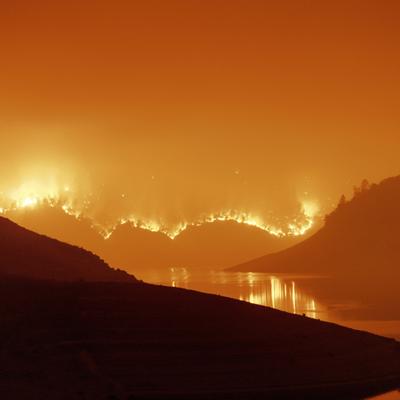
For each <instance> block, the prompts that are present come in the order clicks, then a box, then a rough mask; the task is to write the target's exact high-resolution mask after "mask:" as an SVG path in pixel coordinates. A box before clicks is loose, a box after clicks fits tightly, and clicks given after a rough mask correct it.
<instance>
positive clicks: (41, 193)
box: [0, 182, 320, 239]
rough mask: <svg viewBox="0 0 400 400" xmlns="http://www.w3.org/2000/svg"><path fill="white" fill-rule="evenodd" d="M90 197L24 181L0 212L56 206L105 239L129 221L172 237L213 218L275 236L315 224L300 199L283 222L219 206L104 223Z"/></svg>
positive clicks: (313, 213) (1, 201)
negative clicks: (164, 217)
mask: <svg viewBox="0 0 400 400" xmlns="http://www.w3.org/2000/svg"><path fill="white" fill-rule="evenodd" d="M92 203H93V200H91V199H90V198H88V197H86V198H85V197H83V198H82V199H80V200H79V201H78V200H77V197H76V195H75V193H74V191H73V190H72V189H71V186H70V185H69V184H62V185H59V186H57V185H56V184H54V183H53V184H52V185H50V186H46V185H44V184H38V183H36V182H34V183H32V182H31V183H25V184H22V185H20V186H19V187H18V188H17V189H12V190H10V191H8V192H6V193H5V192H0V214H2V215H4V216H6V215H7V214H9V213H10V212H18V211H22V210H34V209H37V208H38V207H41V206H49V207H52V208H58V209H60V210H62V211H63V212H64V213H65V214H68V215H70V216H73V217H74V218H76V219H80V218H85V219H88V220H89V221H90V222H91V227H92V228H94V229H95V230H96V231H97V232H98V233H99V234H101V235H102V236H103V237H104V239H109V238H110V237H111V236H112V234H113V232H114V231H115V230H116V229H117V228H118V226H121V225H125V224H130V225H131V226H132V227H134V228H139V229H143V230H148V231H151V232H158V233H162V234H164V235H166V236H168V237H169V238H170V239H175V238H176V237H177V236H179V235H180V234H181V233H182V232H184V231H185V230H186V229H188V228H189V227H194V226H201V225H204V224H208V223H214V222H236V223H238V224H244V225H248V226H253V227H255V228H258V229H260V230H263V231H265V232H268V233H269V234H271V235H273V236H275V237H287V236H302V235H304V234H306V233H307V232H308V231H309V230H310V229H311V228H312V227H313V226H314V224H315V220H316V218H318V216H319V211H320V210H319V206H318V204H317V202H315V201H310V200H303V201H301V202H300V206H301V209H300V212H299V213H298V215H296V216H295V217H293V218H292V219H291V220H289V221H288V222H287V223H282V222H279V223H276V221H275V222H274V223H268V222H266V221H265V219H264V218H262V217H260V216H259V215H257V214H255V213H251V212H248V211H240V210H235V209H223V210H219V211H216V212H213V213H203V214H202V215H200V216H199V217H198V218H195V219H192V220H183V221H181V222H179V223H177V224H172V225H171V224H164V223H162V222H159V221H157V220H156V219H149V218H143V217H141V216H137V215H135V214H133V213H130V214H129V215H127V216H124V217H120V218H118V219H117V220H116V221H114V222H112V223H108V224H105V223H103V222H99V221H97V220H96V218H94V217H92V216H91V215H90V213H89V212H87V210H88V209H89V208H90V206H93V204H92Z"/></svg>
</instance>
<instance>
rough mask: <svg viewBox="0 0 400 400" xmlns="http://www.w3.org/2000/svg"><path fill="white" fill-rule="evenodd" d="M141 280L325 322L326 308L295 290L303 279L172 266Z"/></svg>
mask: <svg viewBox="0 0 400 400" xmlns="http://www.w3.org/2000/svg"><path fill="white" fill-rule="evenodd" d="M143 278H144V280H146V281H148V282H150V283H158V284H164V285H168V286H173V287H180V288H185V289H193V290H199V291H202V292H207V293H213V294H219V295H223V296H227V297H232V298H236V299H239V300H242V301H247V302H249V303H253V304H259V305H262V306H266V307H272V308H275V309H279V310H283V311H287V312H290V313H294V314H304V315H306V316H308V317H310V318H323V319H327V316H326V315H325V314H326V311H327V310H326V308H325V307H323V306H322V305H321V304H320V303H318V302H317V300H316V299H314V298H313V297H311V296H309V295H307V294H306V293H304V292H303V291H302V290H301V289H299V288H298V285H297V283H296V282H297V281H298V280H301V279H304V277H300V276H298V277H291V276H275V275H268V274H264V273H253V272H248V273H242V272H224V271H191V270H188V269H187V268H176V267H175V268H170V269H169V271H168V272H167V273H161V272H153V273H149V275H147V276H143Z"/></svg>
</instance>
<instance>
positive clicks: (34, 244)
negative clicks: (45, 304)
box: [0, 217, 135, 281]
mask: <svg viewBox="0 0 400 400" xmlns="http://www.w3.org/2000/svg"><path fill="white" fill-rule="evenodd" d="M0 274H1V275H11V276H20V277H25V278H36V279H55V280H61V281H74V280H88V281H132V280H135V278H134V277H133V276H130V275H128V274H127V273H126V272H123V271H121V270H115V269H112V268H111V267H110V266H109V265H108V264H106V263H105V262H104V261H103V260H101V259H100V258H99V257H98V256H96V255H94V254H92V253H90V252H88V251H86V250H84V249H82V248H79V247H76V246H71V245H68V244H65V243H62V242H59V241H58V240H55V239H51V238H48V237H46V236H43V235H39V234H37V233H34V232H32V231H29V230H27V229H24V228H22V227H20V226H19V225H17V224H15V223H13V222H11V221H10V220H8V219H6V218H3V217H0Z"/></svg>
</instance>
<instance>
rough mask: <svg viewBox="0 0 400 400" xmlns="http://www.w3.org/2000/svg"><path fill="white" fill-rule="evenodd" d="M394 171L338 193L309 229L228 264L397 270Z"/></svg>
mask: <svg viewBox="0 0 400 400" xmlns="http://www.w3.org/2000/svg"><path fill="white" fill-rule="evenodd" d="M399 226H400V177H394V178H389V179H386V180H384V181H383V182H381V183H380V184H379V185H372V186H369V185H367V184H366V183H364V184H363V186H362V187H361V188H359V189H357V190H356V192H355V196H354V198H353V199H352V200H351V201H349V202H346V201H344V199H342V201H341V203H340V204H339V206H338V207H337V209H336V210H335V211H334V212H333V213H331V214H330V215H328V216H327V217H326V223H325V225H324V227H323V228H322V229H321V230H319V231H318V232H317V233H316V234H315V235H313V236H312V237H310V238H308V239H306V240H305V241H304V242H302V243H299V244H297V245H295V246H293V247H291V248H289V249H286V250H283V251H280V252H277V253H273V254H269V255H266V256H263V257H260V258H258V259H255V260H252V261H249V262H246V263H243V264H240V265H238V266H236V267H234V268H232V270H236V271H263V272H300V273H307V272H310V273H317V274H328V275H342V274H346V275H347V276H348V275H349V274H353V275H358V276H359V275H363V274H365V273H368V275H387V276H392V277H393V278H394V277H399V275H400V268H399V265H400V235H399V234H398V232H399Z"/></svg>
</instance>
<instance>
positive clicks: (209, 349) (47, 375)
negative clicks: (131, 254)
mask: <svg viewBox="0 0 400 400" xmlns="http://www.w3.org/2000/svg"><path fill="white" fill-rule="evenodd" d="M0 307H1V313H0V324H1V326H2V329H1V330H0V340H1V343H3V344H4V346H3V350H2V361H3V362H2V367H1V372H2V373H1V374H0V398H2V399H6V400H7V399H32V398H38V399H39V398H43V399H68V400H70V399H86V400H88V399H114V400H115V399H119V400H122V399H126V400H128V399H129V400H133V399H185V400H187V399H213V400H216V399H259V398H274V399H279V398H296V399H321V398H324V399H338V398H340V399H357V398H362V397H363V396H365V395H369V394H371V393H374V392H375V391H379V390H384V389H390V388H392V387H393V386H396V385H397V384H398V383H399V379H400V348H399V344H398V343H397V342H395V341H394V340H390V339H386V338H382V337H379V336H375V335H372V334H368V333H365V332H360V331H353V330H350V329H347V328H343V327H340V326H338V325H333V324H329V323H324V322H320V321H317V320H312V319H309V318H306V317H302V316H296V315H291V314H287V313H283V312H280V311H276V310H273V309H268V308H264V307H261V306H256V305H252V304H249V303H245V302H241V301H237V300H233V299H228V298H224V297H220V296H214V295H207V294H202V293H198V292H192V291H187V290H183V289H175V288H167V287H161V286H153V285H148V284H144V283H90V282H75V283H61V282H55V281H53V282H50V281H47V282H41V281H22V280H10V279H8V280H4V279H3V280H0Z"/></svg>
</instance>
